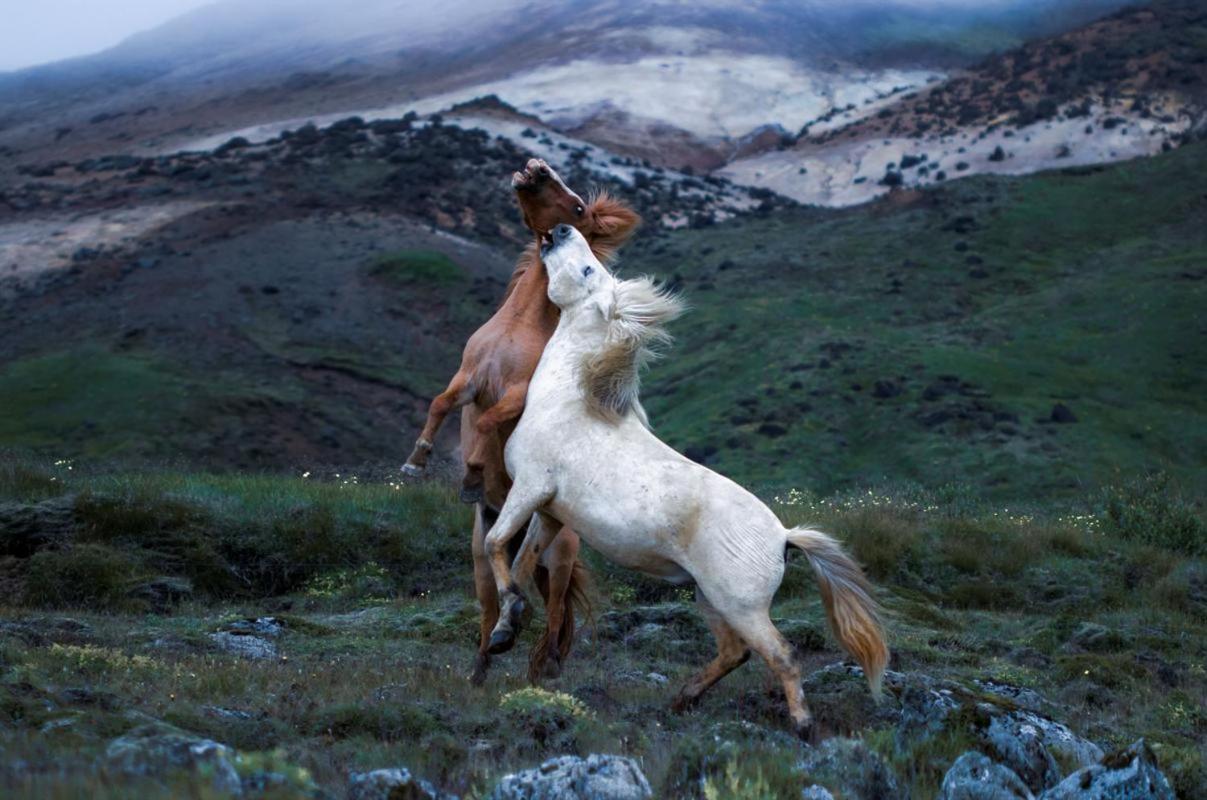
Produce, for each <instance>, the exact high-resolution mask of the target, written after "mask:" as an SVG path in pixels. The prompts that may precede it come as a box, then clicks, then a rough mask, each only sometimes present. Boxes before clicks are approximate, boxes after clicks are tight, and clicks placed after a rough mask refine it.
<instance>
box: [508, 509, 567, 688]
mask: <svg viewBox="0 0 1207 800" xmlns="http://www.w3.org/2000/svg"><path fill="white" fill-rule="evenodd" d="M538 516H540V515H538ZM544 524H546V525H550V526H551V529H552V530H553V531H554V535H553V541H552V542H551V543H550V544H549V546H548V547H547V548H546V550H545V562H544V563H545V569H546V571H547V581H546V586H547V590H546V591H544V592H543V594H544V595H545V635H544V636H542V637H541V640H540V641H539V642H538V643H537V645H536V647H534V648H533V650H532V657H531V658H530V659H529V661H528V681H529V682H530V683H537V682H538V681H539V680H540V679H541V678H542V677H546V678H556V677H557V676H559V675H560V674H561V672H562V658H563V656H564V655H565V653H566V652H567V651H568V650H569V647H568V645H569V643H570V642H569V639H570V637H572V636H573V635H574V610H573V609H571V608H570V607H569V604H570V599H569V597H568V593H569V589H570V579H571V577H572V576H573V575H574V561H575V559H576V558H578V536H577V535H576V534H574V533H573V532H571V531H564V532H561V533H560V534H559V533H558V531H559V528H560V526H559V525H558V523H556V522H552V521H548V522H546V523H544ZM542 533H544V532H542ZM516 571H517V570H516V569H515V568H514V567H513V569H512V572H513V573H515V572H516ZM563 627H564V628H565V630H563Z"/></svg>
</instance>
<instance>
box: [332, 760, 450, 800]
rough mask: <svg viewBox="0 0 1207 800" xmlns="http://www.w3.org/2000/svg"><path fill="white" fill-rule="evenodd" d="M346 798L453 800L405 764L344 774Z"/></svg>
mask: <svg viewBox="0 0 1207 800" xmlns="http://www.w3.org/2000/svg"><path fill="white" fill-rule="evenodd" d="M348 800H457V798H456V797H454V796H453V795H449V794H443V793H441V792H440V791H439V790H437V789H436V787H434V786H432V784H430V783H428V782H427V781H425V780H420V779H419V778H416V777H414V776H413V775H411V771H410V770H408V769H407V768H406V767H395V768H393V769H375V770H373V771H372V772H353V773H351V774H350V775H349V776H348Z"/></svg>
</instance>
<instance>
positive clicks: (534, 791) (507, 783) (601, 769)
mask: <svg viewBox="0 0 1207 800" xmlns="http://www.w3.org/2000/svg"><path fill="white" fill-rule="evenodd" d="M653 796H654V793H653V791H652V790H651V789H650V783H649V781H647V780H646V778H645V775H644V774H642V772H641V768H640V767H638V766H637V762H636V761H634V760H633V759H631V758H625V757H624V756H610V755H598V754H595V753H592V754H591V755H589V756H587V757H586V758H579V757H577V756H561V757H560V758H552V759H549V760H548V761H546V762H545V763H543V764H541V765H540V766H539V767H537V768H536V769H529V770H525V771H523V772H517V773H514V774H512V775H507V776H505V777H504V778H503V780H501V781H499V783H498V785H497V786H495V789H494V791H493V792H491V794H490V800H644V799H645V798H649V797H653Z"/></svg>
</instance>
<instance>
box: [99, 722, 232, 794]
mask: <svg viewBox="0 0 1207 800" xmlns="http://www.w3.org/2000/svg"><path fill="white" fill-rule="evenodd" d="M234 759H235V752H234V751H233V750H231V749H230V748H229V747H227V746H226V745H223V744H219V743H218V742H215V741H213V740H211V739H202V738H200V737H197V736H193V735H191V734H187V733H185V732H184V731H179V730H176V729H173V728H170V727H168V726H165V725H156V724H151V725H143V726H140V727H138V728H135V729H134V730H132V731H130V732H129V733H127V734H126V735H125V736H122V737H120V738H118V739H114V740H113V741H112V742H110V743H109V747H108V748H107V749H106V751H105V763H106V765H107V767H108V768H109V769H111V770H113V771H115V772H120V773H122V774H125V775H139V776H144V777H149V778H158V777H161V776H165V775H169V774H171V773H179V772H184V773H191V774H193V775H195V776H197V777H208V779H209V782H210V783H211V785H212V786H213V789H214V791H216V792H218V793H220V794H226V795H231V796H234V797H241V796H242V794H243V787H242V785H241V783H240V781H239V773H238V772H236V771H235V765H234Z"/></svg>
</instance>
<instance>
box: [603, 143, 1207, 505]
mask: <svg viewBox="0 0 1207 800" xmlns="http://www.w3.org/2000/svg"><path fill="white" fill-rule="evenodd" d="M1204 170H1207V145H1203V144H1196V145H1193V146H1188V147H1185V148H1182V149H1180V150H1178V151H1176V152H1173V153H1170V154H1167V155H1165V156H1162V157H1160V158H1154V159H1149V160H1139V161H1134V162H1129V163H1126V164H1120V165H1117V166H1113V167H1106V168H1101V169H1088V170H1070V171H1066V172H1053V173H1048V174H1042V175H1035V176H1030V177H1025V178H1017V179H988V178H976V179H969V180H964V181H958V182H952V183H950V184H948V185H946V186H944V187H942V188H939V189H936V190H933V191H927V192H924V193H912V194H904V193H903V194H899V195H896V196H891V197H889V198H888V199H886V200H885V201H883V202H881V203H877V204H874V205H872V206H869V207H864V208H858V209H854V210H851V211H848V212H845V213H831V212H823V211H815V210H808V209H801V210H785V211H781V212H778V213H775V214H770V215H766V216H764V217H762V218H757V219H749V218H743V219H740V220H736V221H733V222H727V223H724V224H720V225H716V226H712V227H708V228H704V229H699V230H692V231H688V232H683V233H677V234H673V235H669V236H666V237H664V238H661V239H659V240H658V241H657V242H656V243H654V244H653V245H652V246H650V247H647V248H645V249H643V250H642V251H641V252H640V253H629V254H628V255H627V264H628V265H630V266H629V269H632V270H637V269H640V270H642V271H645V270H650V271H652V272H654V273H656V274H659V275H662V276H664V277H667V278H670V279H672V280H674V281H675V282H676V283H677V284H679V285H681V286H682V287H683V290H684V292H685V293H686V296H687V299H688V301H689V302H690V304H691V305H692V311H691V313H689V314H688V315H687V316H686V317H684V319H683V320H682V321H680V322H678V323H676V327H675V332H676V333H677V335H678V341H677V343H676V345H675V347H674V349H673V350H672V351H671V353H670V354H669V355H668V356H667V358H666V359H665V361H663V362H662V363H660V364H658V365H656V366H655V367H654V368H653V369H652V370H651V373H650V381H649V383H648V388H647V390H646V393H645V397H646V404H647V407H648V408H649V410H650V414H651V417H652V419H653V420H654V421H655V423H656V425H657V427H658V430H659V431H660V433H661V434H662V435H663V436H665V437H666V438H667V439H668V440H670V441H672V442H673V443H675V444H676V445H678V446H679V447H680V448H690V452H691V453H692V454H693V455H696V456H697V457H699V458H700V459H702V460H704V461H707V462H709V463H712V464H715V465H716V466H717V467H718V468H720V469H722V470H723V471H725V472H727V473H729V474H732V475H735V476H737V477H740V478H741V479H744V480H747V481H753V482H756V483H761V484H765V485H774V486H779V487H786V486H791V487H797V488H807V489H813V490H816V491H821V492H828V491H831V490H833V489H835V488H839V487H851V486H855V485H860V484H866V483H868V482H881V481H886V480H887V481H918V482H921V483H924V484H927V485H933V486H937V485H941V484H943V483H945V482H957V483H971V484H974V485H975V486H977V487H978V489H979V491H983V492H987V493H989V494H991V495H996V496H999V497H1003V498H1005V497H1013V498H1035V497H1040V496H1048V497H1051V496H1058V495H1062V494H1064V495H1068V494H1070V493H1075V492H1078V491H1082V490H1084V489H1086V488H1088V487H1092V486H1096V485H1100V484H1101V483H1103V482H1106V481H1109V480H1111V479H1112V478H1113V477H1114V476H1116V475H1117V474H1137V473H1141V472H1144V471H1148V470H1155V469H1164V470H1168V471H1170V472H1171V473H1173V474H1175V475H1178V476H1180V477H1181V478H1182V479H1183V480H1184V481H1186V482H1187V484H1188V486H1190V487H1191V488H1193V489H1194V490H1196V491H1202V490H1203V489H1204V488H1207V484H1204V475H1205V474H1207V473H1204V471H1203V466H1204V458H1205V457H1207V401H1205V400H1204V396H1205V394H1207V377H1205V376H1207V350H1205V349H1204V348H1203V347H1201V346H1200V344H1201V341H1202V339H1203V336H1204V333H1207V232H1205V230H1204V227H1203V221H1204V220H1205V219H1207V196H1204V195H1203V192H1202V183H1201V181H1200V180H1199V179H1198V176H1199V175H1201V174H1203V172H1204Z"/></svg>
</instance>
